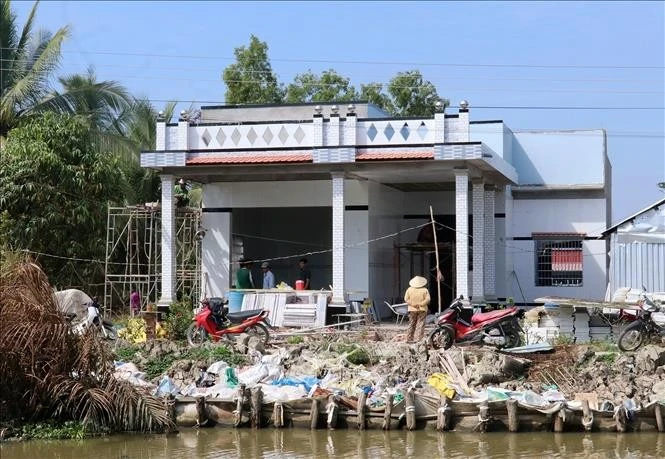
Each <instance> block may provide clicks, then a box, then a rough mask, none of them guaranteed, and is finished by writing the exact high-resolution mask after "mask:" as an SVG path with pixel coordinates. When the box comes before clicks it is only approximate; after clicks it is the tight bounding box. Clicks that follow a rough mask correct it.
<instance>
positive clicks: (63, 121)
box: [0, 113, 123, 287]
mask: <svg viewBox="0 0 665 459" xmlns="http://www.w3.org/2000/svg"><path fill="white" fill-rule="evenodd" d="M122 182H123V176H122V173H121V172H120V171H119V169H118V163H117V160H116V159H115V158H113V157H111V156H109V155H104V154H101V153H100V152H99V151H98V150H97V149H96V148H95V145H94V143H93V141H92V138H91V135H90V126H89V124H88V123H87V122H86V121H85V120H83V119H81V118H76V117H69V116H64V115H57V114H54V113H45V114H44V115H41V116H39V117H35V118H33V119H30V120H29V121H28V122H26V123H25V124H23V125H22V126H20V127H17V128H15V129H13V130H12V131H11V132H10V135H9V137H8V139H7V143H6V145H5V147H4V149H3V152H2V167H1V168H0V207H2V209H4V211H3V213H2V214H1V215H0V239H2V240H4V241H5V242H6V244H7V245H8V247H9V248H10V249H13V250H21V249H30V250H32V251H35V252H43V253H49V254H52V255H57V256H59V257H62V258H54V257H48V258H44V259H41V260H40V263H41V264H42V266H43V268H44V270H45V271H46V273H47V274H48V276H49V279H50V280H51V283H52V284H54V285H56V286H59V287H64V286H68V285H70V282H71V279H74V278H76V277H79V278H83V279H86V281H87V282H90V283H95V282H103V278H102V276H103V265H101V264H91V263H89V262H75V261H69V260H67V259H69V258H77V259H96V260H103V259H104V256H105V241H106V206H107V203H108V202H110V201H111V202H112V201H117V200H118V198H119V196H118V195H119V190H120V187H121V184H122Z"/></svg>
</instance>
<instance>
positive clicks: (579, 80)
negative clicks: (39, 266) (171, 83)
mask: <svg viewBox="0 0 665 459" xmlns="http://www.w3.org/2000/svg"><path fill="white" fill-rule="evenodd" d="M0 62H21V63H24V62H30V61H29V60H22V59H9V58H7V59H2V58H0ZM66 66H74V63H67V64H66ZM91 67H92V68H93V69H97V68H121V69H123V70H143V71H145V70H165V71H172V70H179V71H183V72H187V74H191V73H192V72H215V73H218V74H219V73H220V71H223V69H220V68H218V67H215V68H210V67H208V68H205V67H156V66H152V65H140V66H131V65H124V64H94V65H92V64H91ZM3 70H13V68H4V69H3ZM243 73H248V74H253V75H262V74H266V75H272V74H274V73H275V72H274V71H273V70H243ZM302 73H306V72H301V74H302ZM315 75H316V73H315ZM430 75H431V74H430ZM340 76H342V77H344V75H343V74H340ZM361 77H363V78H369V79H372V78H373V77H371V76H368V75H357V74H356V75H354V77H353V78H354V79H358V78H361ZM435 78H436V79H442V80H479V81H549V82H577V83H587V82H588V83H662V82H663V79H659V80H643V79H621V78H550V77H546V78H535V77H500V76H492V77H473V76H450V75H435ZM220 80H221V79H220ZM220 80H215V81H220ZM205 81H209V80H205ZM361 84H368V85H369V84H383V85H385V83H377V82H376V81H370V82H368V83H361Z"/></svg>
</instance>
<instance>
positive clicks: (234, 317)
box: [226, 309, 263, 323]
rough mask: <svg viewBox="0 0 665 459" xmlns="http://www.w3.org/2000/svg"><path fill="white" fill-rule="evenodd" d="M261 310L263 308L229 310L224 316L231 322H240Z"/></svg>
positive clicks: (256, 314) (259, 312)
mask: <svg viewBox="0 0 665 459" xmlns="http://www.w3.org/2000/svg"><path fill="white" fill-rule="evenodd" d="M262 312H263V309H252V310H251V311H242V312H229V313H228V314H226V318H227V319H229V320H230V321H231V322H233V323H239V322H242V321H243V320H245V319H249V318H250V317H254V316H258V315H259V314H261V313H262Z"/></svg>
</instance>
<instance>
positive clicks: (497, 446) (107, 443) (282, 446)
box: [0, 428, 665, 459]
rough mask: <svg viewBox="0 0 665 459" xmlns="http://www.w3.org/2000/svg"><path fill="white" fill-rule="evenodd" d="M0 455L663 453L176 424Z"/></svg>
mask: <svg viewBox="0 0 665 459" xmlns="http://www.w3.org/2000/svg"><path fill="white" fill-rule="evenodd" d="M0 457H1V458H2V459H35V458H57V459H70V458H71V459H84V458H94V459H158V458H159V459H161V458H164V459H166V458H169V459H185V458H187V459H190V458H293V459H295V458H320V457H321V458H322V457H335V458H384V457H396V458H427V459H430V458H437V457H446V458H536V457H547V458H607V457H612V458H631V459H637V458H652V457H653V458H662V457H665V435H664V434H658V433H627V434H609V433H602V434H601V433H594V434H581V433H580V434H578V433H563V434H555V433H549V432H546V433H520V434H506V433H501V434H492V433H487V434H468V433H464V434H461V433H460V434H458V433H454V432H449V433H445V434H438V433H437V432H435V431H415V432H408V431H391V432H383V431H364V432H358V431H354V430H336V431H327V430H316V431H309V430H295V429H279V430H278V429H265V430H258V431H257V430H250V429H240V430H234V429H214V428H213V429H201V430H198V431H197V430H195V429H183V430H181V431H180V433H178V434H174V435H170V436H164V435H115V436H111V437H104V438H93V439H88V440H82V441H73V440H67V441H55V440H54V441H30V442H18V443H4V444H1V445H0Z"/></svg>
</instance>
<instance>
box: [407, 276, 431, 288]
mask: <svg viewBox="0 0 665 459" xmlns="http://www.w3.org/2000/svg"><path fill="white" fill-rule="evenodd" d="M409 285H410V286H411V287H413V288H422V287H424V286H426V285H427V279H425V278H424V277H422V276H416V277H414V278H413V279H411V280H410V281H409Z"/></svg>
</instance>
